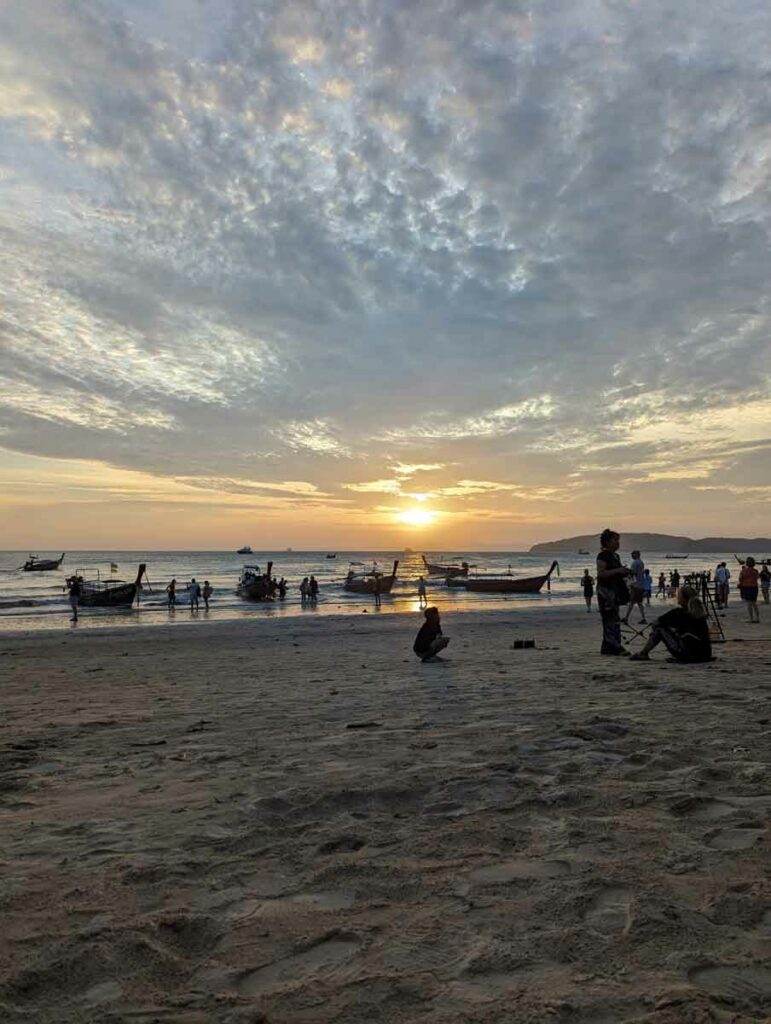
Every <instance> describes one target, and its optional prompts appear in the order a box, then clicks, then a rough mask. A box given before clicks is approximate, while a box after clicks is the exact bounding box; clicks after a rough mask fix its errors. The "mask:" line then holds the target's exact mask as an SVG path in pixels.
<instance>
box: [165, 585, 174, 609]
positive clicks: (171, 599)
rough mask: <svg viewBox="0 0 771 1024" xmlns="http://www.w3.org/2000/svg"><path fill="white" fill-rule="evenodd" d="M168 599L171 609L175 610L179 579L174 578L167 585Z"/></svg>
mask: <svg viewBox="0 0 771 1024" xmlns="http://www.w3.org/2000/svg"><path fill="white" fill-rule="evenodd" d="M166 599H167V601H168V603H169V611H170V612H171V611H173V610H174V608H175V607H176V605H177V581H176V580H172V581H171V583H170V584H169V585H168V587H166Z"/></svg>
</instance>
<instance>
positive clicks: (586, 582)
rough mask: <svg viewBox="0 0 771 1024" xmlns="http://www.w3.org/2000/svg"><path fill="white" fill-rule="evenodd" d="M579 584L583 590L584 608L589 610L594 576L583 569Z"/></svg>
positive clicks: (590, 608)
mask: <svg viewBox="0 0 771 1024" xmlns="http://www.w3.org/2000/svg"><path fill="white" fill-rule="evenodd" d="M581 586H582V587H583V591H584V601H586V610H587V612H591V610H592V598H593V597H594V577H593V576H591V575H590V574H589V570H588V569H584V574H583V576H582V577H581Z"/></svg>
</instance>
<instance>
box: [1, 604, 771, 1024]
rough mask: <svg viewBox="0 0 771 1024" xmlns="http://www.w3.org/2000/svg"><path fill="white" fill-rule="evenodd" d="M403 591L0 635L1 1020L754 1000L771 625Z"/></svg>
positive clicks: (769, 798)
mask: <svg viewBox="0 0 771 1024" xmlns="http://www.w3.org/2000/svg"><path fill="white" fill-rule="evenodd" d="M766 614H767V613H766V609H765V608H761V615H766ZM743 618H744V615H743V610H742V609H741V608H739V607H738V606H734V607H733V608H731V609H729V612H728V616H727V618H726V619H725V623H726V630H727V632H728V634H729V636H732V637H741V636H744V637H755V638H757V637H765V638H771V621H770V620H769V618H768V617H766V618H765V620H764V621H763V622H762V624H761V625H760V627H750V626H748V625H745V624H744V622H743ZM419 621H420V620H419V619H418V617H416V616H413V615H401V614H394V615H389V616H382V617H377V616H375V615H373V614H368V615H359V616H358V617H353V616H348V617H340V618H336V617H332V616H330V617H327V618H325V619H323V620H322V619H318V620H312V621H311V620H299V619H292V620H284V621H280V622H277V621H262V620H261V621H257V620H255V621H252V622H234V623H225V624H221V625H214V624H213V625H206V624H201V623H196V624H192V625H191V626H189V627H185V628H182V629H180V628H176V629H174V630H171V629H169V628H168V627H158V628H153V629H136V628H134V629H131V630H130V631H121V630H119V629H118V630H101V631H88V630H82V631H69V632H67V633H64V634H62V633H58V634H52V633H46V634H39V635H35V636H10V637H4V638H3V640H2V647H1V648H0V676H1V677H2V695H3V700H2V719H1V720H0V725H1V735H0V758H1V761H0V765H1V767H2V774H1V775H0V801H1V803H0V810H1V812H2V833H1V838H0V857H1V858H2V883H1V888H0V904H1V906H2V917H3V922H4V923H3V937H2V939H0V970H1V976H0V1018H1V1019H2V1021H3V1022H4V1024H15V1022H22V1021H24V1022H28V1021H34V1022H40V1024H47V1022H50V1024H63V1022H78V1024H80V1022H105V1024H117V1022H126V1024H128V1022H146V1024H149V1022H159V1024H161V1022H162V1024H167V1022H168V1024H207V1022H211V1021H215V1022H220V1021H221V1022H223V1024H224V1022H231V1024H246V1022H256V1021H263V1020H264V1021H270V1022H271V1024H327V1022H340V1024H359V1022H361V1024H365V1022H394V1024H396V1022H405V1021H421V1022H426V1024H440V1022H441V1024H445V1022H447V1024H449V1022H459V1021H464V1022H475V1024H476V1022H479V1024H488V1022H496V1024H498V1022H500V1024H503V1022H533V1024H535V1022H542V1021H555V1022H579V1021H580V1022H587V1024H588V1022H593V1024H602V1022H607V1024H617V1022H632V1021H636V1022H643V1021H644V1022H650V1024H653V1022H655V1024H682V1022H691V1024H697V1022H698V1024H701V1022H707V1021H722V1022H733V1024H742V1022H749V1021H767V1020H769V1019H771V1017H770V1016H769V1013H770V1012H771V1011H769V1007H770V1006H771V966H769V956H771V885H770V881H771V868H770V867H769V864H771V861H769V848H770V846H769V829H768V824H769V819H770V816H771V765H769V751H770V750H771V705H770V703H769V697H770V696H771V677H769V672H768V668H769V665H771V645H768V644H764V643H744V644H742V643H728V644H726V645H724V646H722V647H720V648H717V649H716V654H717V658H718V660H716V661H715V662H713V663H712V664H710V665H707V666H675V665H668V664H666V662H665V660H664V657H663V655H662V654H659V653H658V652H656V654H654V658H655V659H656V660H654V661H652V662H651V663H650V664H649V665H647V664H635V665H632V664H629V663H628V662H627V661H625V660H624V659H612V658H601V657H600V656H599V654H598V653H597V652H598V649H599V641H600V624H599V617H598V616H597V615H596V613H595V614H593V615H592V616H591V618H590V617H589V616H587V615H586V613H585V611H582V610H581V609H578V608H554V609H535V610H532V611H530V610H528V611H518V612H516V613H514V614H512V613H509V612H502V613H497V612H496V613H492V612H491V613H487V614H484V615H475V614H471V613H463V614H457V615H450V616H446V617H445V619H444V626H445V632H446V633H447V634H448V635H450V636H451V637H452V643H451V645H450V648H449V650H448V654H447V659H446V660H445V661H443V662H440V663H435V664H426V665H423V664H420V663H419V662H418V661H417V660H416V659H415V658H414V656H413V655H412V652H411V643H412V638H413V636H414V633H415V630H416V628H417V625H418V624H419ZM529 637H535V639H536V643H537V646H536V648H535V649H534V650H514V649H512V643H513V642H514V640H516V639H522V638H529Z"/></svg>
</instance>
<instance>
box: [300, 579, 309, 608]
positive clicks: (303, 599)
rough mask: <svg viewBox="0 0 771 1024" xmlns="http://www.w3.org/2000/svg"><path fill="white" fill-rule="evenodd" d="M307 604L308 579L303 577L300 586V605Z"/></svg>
mask: <svg viewBox="0 0 771 1024" xmlns="http://www.w3.org/2000/svg"><path fill="white" fill-rule="evenodd" d="M307 603H308V577H307V576H303V581H302V583H301V584H300V604H302V605H306V604H307Z"/></svg>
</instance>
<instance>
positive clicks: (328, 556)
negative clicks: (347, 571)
mask: <svg viewBox="0 0 771 1024" xmlns="http://www.w3.org/2000/svg"><path fill="white" fill-rule="evenodd" d="M327 558H337V555H327Z"/></svg>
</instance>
